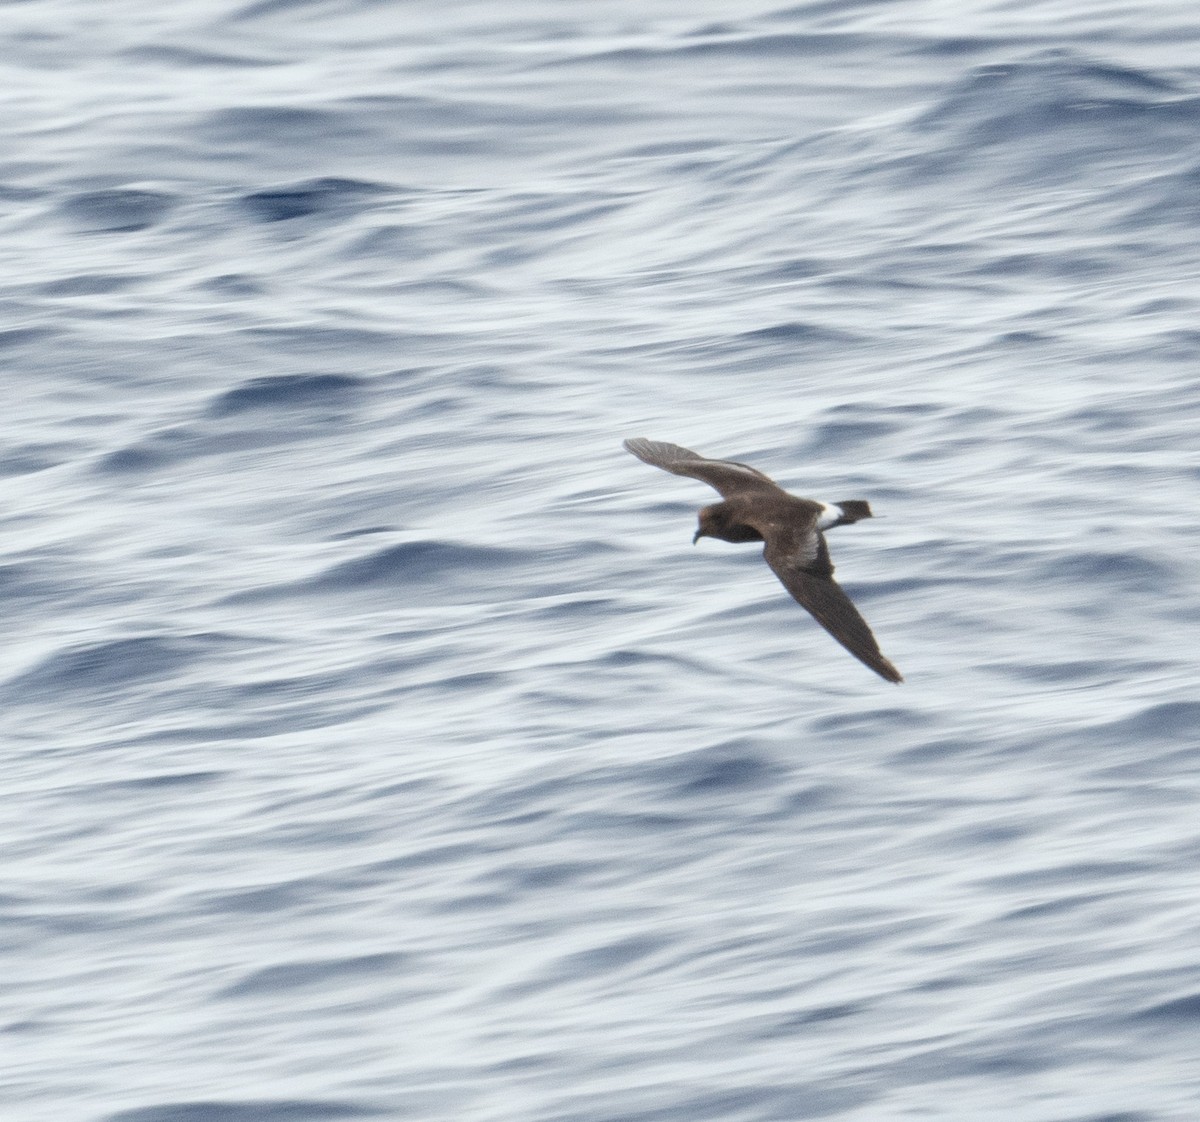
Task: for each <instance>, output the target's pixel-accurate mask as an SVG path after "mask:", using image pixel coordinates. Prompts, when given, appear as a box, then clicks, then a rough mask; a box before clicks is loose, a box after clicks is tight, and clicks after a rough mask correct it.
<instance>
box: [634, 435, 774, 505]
mask: <svg viewBox="0 0 1200 1122" xmlns="http://www.w3.org/2000/svg"><path fill="white" fill-rule="evenodd" d="M625 450H626V451H628V452H632V453H633V454H634V455H635V456H637V458H638V459H639V460H641V461H642V462H643V463H647V464H650V465H651V466H653V467H656V468H662V470H663V471H669V472H671V473H672V474H674V475H687V476H690V477H691V478H692V479H699V480H702V481H703V482H705V483H707V484H708V485H709V486H710V487H715V488H716V489H717V490H718V491H719V492H720V493H721V494H722V495H723V496H724V497H725V498H729V497H730V496H731V495H736V494H745V493H746V492H747V491H757V490H768V489H769V490H773V491H774V490H778V489H779V488H778V484H776V483H775V481H774V480H772V479H771V477H770V476H769V475H764V474H763V473H762V472H761V471H759V470H758V469H757V468H752V467H751V466H750V465H749V464H739V463H736V462H735V461H733V460H709V459H706V458H705V457H704V456H701V455H700V454H699V453H698V452H693V451H692V450H691V449H690V448H681V447H680V446H679V445H678V444H669V443H667V441H665V440H647V439H646V438H645V437H644V436H638V437H634V438H633V439H632V440H627V441H625Z"/></svg>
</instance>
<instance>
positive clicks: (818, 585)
mask: <svg viewBox="0 0 1200 1122" xmlns="http://www.w3.org/2000/svg"><path fill="white" fill-rule="evenodd" d="M625 447H626V449H627V450H628V451H630V452H632V453H633V454H634V455H635V456H637V458H638V459H639V460H643V461H645V462H646V463H648V464H653V465H654V466H655V467H657V468H662V469H663V471H669V472H673V473H674V474H675V475H690V476H691V477H692V478H693V479H702V480H703V481H704V482H705V483H708V484H709V485H710V486H712V487H715V488H716V489H717V490H718V491H719V492H720V493H721V497H722V498H723V499H724V500H725V501H724V502H723V503H714V504H713V505H712V506H706V507H705V508H704V509H703V510H701V511H700V528H699V529H698V530H697V531H696V535H695V537H693V538H692V542H693V543H695V542H698V541H699V540H700V539H701V538H720V539H721V540H722V541H726V542H765V543H766V544H765V545H764V546H763V557H764V558H765V559H766V562H767V564H768V565H770V566H771V569H772V571H773V572H774V573H775V575H776V576H777V577H778V578H779V579H780V580H781V581H783V587H784V588H786V589H787V590H788V592H790V593H791V594H792V596H793V597H794V598H795V599H796V600H797V601H799V603H800V604H801V605H802V606H803V607H805V608H807V609H808V611H809V612H811V613H812V616H813V618H814V619H815V620H816V621H817V622H818V623H819V624H820V625H821V626H822V627H823V628H825V630H826V631H828V632H829V634H830V635H832V636H833V637H834V638H835V639H836V640H837V641H838V642H839V643H841V644H842V646H843V647H845V648H846V650H848V651H849V652H850V653H851V654H852V655H854V657H855V658H857V659H858V660H859V661H860V662H862V663H865V664H866V665H867V666H869V667H870V668H871V669H872V670H874V671H875V673H876V674H878V675H879V676H880V677H883V678H886V679H887V680H888V681H889V682H902V681H903V680H904V679H903V678H901V677H900V671H899V670H897V669H896V668H895V667H894V666H893V665H892V664H891V663H890V662H888V660H887V659H886V658H884V657H883V654H882V652H881V651H880V650H879V644H878V643H876V642H875V636H874V635H872V634H871V629H870V628H869V627H868V626H867V621H866V620H865V619H863V617H862V616H860V615H859V614H858V609H857V608H856V607H855V606H854V605H853V604H852V603H851V602H850V597H849V596H847V595H846V594H845V593H844V592H843V591H842V589H841V587H840V586H839V585H838V583H837V581H835V580H834V579H833V563H832V562H831V561H830V560H829V547H828V546H827V545H826V544H825V535H824V534H823V533H822V531H823V530H831V529H832V528H833V527H834V526H843V525H846V524H847V523H850V522H858V521H859V520H860V519H863V518H870V517H871V508H870V506H869V505H868V504H867V503H866V502H864V501H863V500H862V499H845V500H843V501H842V502H840V503H822V502H817V501H816V500H814V499H800V498H797V497H796V496H795V495H789V494H788V493H787V492H786V491H785V490H784V489H783V488H782V487H780V486H779V485H778V484H777V483H775V482H774V480H772V479H770V478H768V477H767V476H765V475H763V473H762V472H761V471H758V470H757V469H756V468H752V467H750V466H748V465H747V464H739V463H734V462H733V461H732V460H709V459H706V458H705V457H704V456H701V455H699V454H698V453H696V452H690V451H688V449H686V448H680V447H679V445H678V444H668V443H666V442H665V441H662V440H646V439H645V437H640V436H639V437H636V438H635V439H633V440H627V441H625Z"/></svg>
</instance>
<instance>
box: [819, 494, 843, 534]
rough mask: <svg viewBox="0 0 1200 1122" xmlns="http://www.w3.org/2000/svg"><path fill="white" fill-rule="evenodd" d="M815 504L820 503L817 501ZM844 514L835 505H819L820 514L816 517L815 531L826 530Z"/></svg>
mask: <svg viewBox="0 0 1200 1122" xmlns="http://www.w3.org/2000/svg"><path fill="white" fill-rule="evenodd" d="M817 502H819V503H820V502H821V500H820V499H817ZM845 514H846V512H845V511H844V510H842V508H841V507H840V506H838V505H837V504H836V503H821V513H820V514H819V515H818V516H817V529H818V530H828V529H829V527H830V526H832V525H833V524H834V523H835V522H836V521H837V520H838V519H839V518H844V517H845Z"/></svg>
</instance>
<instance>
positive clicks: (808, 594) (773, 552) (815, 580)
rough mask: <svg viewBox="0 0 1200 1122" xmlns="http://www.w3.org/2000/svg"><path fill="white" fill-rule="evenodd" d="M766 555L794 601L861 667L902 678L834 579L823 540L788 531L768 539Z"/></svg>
mask: <svg viewBox="0 0 1200 1122" xmlns="http://www.w3.org/2000/svg"><path fill="white" fill-rule="evenodd" d="M763 556H764V557H765V558H766V561H767V564H768V565H770V566H771V569H772V570H773V572H774V573H775V575H776V576H777V577H778V578H779V579H780V580H781V581H782V582H783V587H784V588H786V589H787V590H788V592H790V593H791V594H792V596H793V598H794V599H795V600H796V601H798V602H799V603H800V604H801V605H802V606H803V607H804V608H806V609H807V610H808V611H809V612H810V613H811V614H812V617H813V619H815V620H816V621H817V622H818V623H819V624H820V625H821V626H822V627H823V628H825V630H826V631H828V632H829V634H830V635H832V636H833V637H834V638H835V639H836V640H837V641H838V642H839V643H841V644H842V646H843V647H845V648H846V650H848V651H849V652H850V653H851V654H852V655H854V657H855V658H857V659H858V660H859V662H862V663H864V664H865V665H867V666H869V667H870V668H871V669H872V670H874V671H875V673H876V674H878V675H879V676H880V677H882V678H886V679H887V680H888V681H889V682H902V681H904V679H903V678H902V677H901V676H900V671H899V670H897V669H896V668H895V667H894V666H893V665H892V664H891V663H890V662H888V660H887V659H886V658H884V657H883V652H882V651H880V649H879V644H878V643H877V642H876V641H875V636H874V635H872V634H871V629H870V628H869V627H868V626H867V621H866V620H865V619H863V617H862V616H861V615H859V614H858V609H857V608H856V607H855V606H854V604H853V602H852V601H851V599H850V597H849V596H847V595H846V594H845V592H843V591H842V588H841V585H839V584H838V583H837V581H835V580H834V579H833V565H832V564H831V562H830V560H829V549H828V547H827V546H826V544H825V536H824V535H823V534H822V533H821V532H820V530H818V529H816V527H813V528H812V529H811V530H809V531H807V532H802V531H793V530H788V529H784V530H781V531H777V532H775V533H772V534H771V535H770V536H769V537H768V538H767V544H766V546H765V547H764V549H763Z"/></svg>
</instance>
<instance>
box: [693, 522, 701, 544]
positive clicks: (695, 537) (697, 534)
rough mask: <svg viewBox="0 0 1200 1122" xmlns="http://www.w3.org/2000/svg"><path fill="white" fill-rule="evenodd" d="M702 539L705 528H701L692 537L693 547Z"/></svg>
mask: <svg viewBox="0 0 1200 1122" xmlns="http://www.w3.org/2000/svg"><path fill="white" fill-rule="evenodd" d="M702 537H704V527H703V526H701V527H700V529H699V530H697V531H696V532H695V533H694V534H693V535H692V545H695V544H696V543H697V542H698V541H699V540H700V539H701V538H702Z"/></svg>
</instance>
